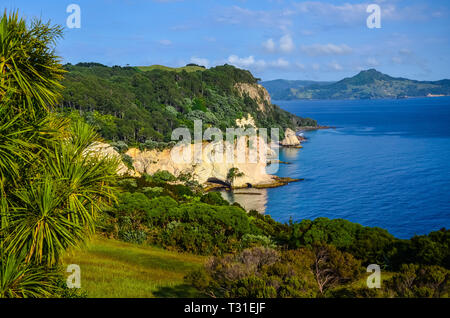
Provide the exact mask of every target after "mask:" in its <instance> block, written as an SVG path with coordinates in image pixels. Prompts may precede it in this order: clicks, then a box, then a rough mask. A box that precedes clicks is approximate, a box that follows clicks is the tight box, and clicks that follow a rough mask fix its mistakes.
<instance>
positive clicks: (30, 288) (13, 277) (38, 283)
mask: <svg viewBox="0 0 450 318" xmlns="http://www.w3.org/2000/svg"><path fill="white" fill-rule="evenodd" d="M57 279H58V276H57V273H55V272H54V271H52V270H48V269H46V268H44V267H39V266H32V265H29V264H25V263H24V260H23V258H22V257H20V256H19V257H16V256H10V257H6V256H5V255H0V298H30V297H33V298H36V297H51V296H52V295H53V294H54V293H55V291H56V289H57V288H56V280H57Z"/></svg>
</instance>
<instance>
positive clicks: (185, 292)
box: [64, 238, 205, 298]
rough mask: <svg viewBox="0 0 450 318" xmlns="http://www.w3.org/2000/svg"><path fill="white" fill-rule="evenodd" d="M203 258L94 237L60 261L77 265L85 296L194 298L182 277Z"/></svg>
mask: <svg viewBox="0 0 450 318" xmlns="http://www.w3.org/2000/svg"><path fill="white" fill-rule="evenodd" d="M204 261H205V258H204V257H200V256H195V255H191V254H181V253H176V252H170V251H166V250H163V249H160V248H156V247H149V246H139V245H134V244H129V243H125V242H120V241H116V240H108V239H103V238H95V239H94V240H93V241H92V242H90V243H89V244H88V246H87V247H86V248H84V249H80V250H73V251H71V252H69V253H67V254H66V256H65V257H64V264H65V265H67V264H78V265H80V268H81V287H82V289H83V290H85V291H86V292H87V293H88V297H120V298H127V297H136V298H138V297H197V296H199V295H197V293H196V292H195V290H194V289H193V288H191V287H189V286H186V285H184V284H183V277H184V276H185V275H186V274H187V273H188V272H189V271H191V270H192V269H195V268H197V267H199V266H201V264H203V262H204Z"/></svg>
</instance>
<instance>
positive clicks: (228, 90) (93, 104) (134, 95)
mask: <svg viewBox="0 0 450 318" xmlns="http://www.w3.org/2000/svg"><path fill="white" fill-rule="evenodd" d="M192 67H193V66H190V68H192ZM65 69H66V70H67V71H68V73H67V74H66V75H65V79H64V81H63V84H64V86H65V87H66V88H65V90H64V92H63V96H64V100H63V102H62V103H61V104H60V108H59V109H60V111H62V112H71V111H72V112H74V111H76V112H77V113H78V114H79V115H81V116H82V117H83V118H85V119H86V120H87V122H88V123H90V124H92V125H93V126H95V127H97V128H98V129H99V132H100V133H101V135H102V136H103V137H104V138H106V139H108V140H113V141H119V140H121V141H125V142H127V143H129V144H135V143H140V144H142V145H145V144H148V145H149V146H150V147H152V142H153V143H154V142H169V141H170V139H171V133H172V130H173V129H174V128H176V127H188V128H189V129H193V121H194V120H196V119H200V120H202V121H203V125H204V128H206V127H210V126H214V127H218V128H220V129H222V131H225V129H226V128H227V127H235V126H236V123H235V121H236V119H238V118H242V117H244V116H245V117H246V116H247V114H251V115H252V116H253V118H254V119H255V122H256V124H257V126H258V127H266V128H270V127H274V128H275V127H278V128H280V132H281V133H284V130H285V129H286V128H287V127H290V128H295V127H296V126H301V125H303V126H304V125H308V126H314V125H316V124H317V123H316V122H315V121H314V120H311V119H304V118H300V117H297V116H295V115H293V114H290V113H288V112H286V111H283V110H281V109H280V108H279V107H278V106H276V105H269V104H267V102H266V104H267V105H265V109H266V110H265V111H264V112H263V111H261V110H260V109H259V105H258V104H257V102H256V101H255V100H254V99H252V98H250V97H248V96H247V95H244V96H241V95H240V94H239V92H238V91H237V89H236V88H235V84H236V83H249V84H254V83H256V82H257V79H256V78H254V77H253V76H252V74H251V73H250V72H248V71H244V70H241V69H238V68H235V67H233V66H230V65H223V66H217V67H213V68H210V69H203V68H200V70H196V71H192V72H187V71H186V70H183V69H182V70H181V71H173V70H170V69H165V68H159V67H153V68H150V69H143V70H144V71H142V68H140V69H137V68H132V67H119V66H114V67H106V66H103V65H101V64H98V63H79V64H77V65H66V66H65ZM153 146H154V145H153Z"/></svg>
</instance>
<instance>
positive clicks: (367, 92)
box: [262, 69, 450, 100]
mask: <svg viewBox="0 0 450 318" xmlns="http://www.w3.org/2000/svg"><path fill="white" fill-rule="evenodd" d="M301 82H303V81H301ZM262 84H263V85H265V87H266V88H267V90H268V91H269V93H271V94H273V96H276V99H280V100H290V99H377V98H405V97H425V96H427V95H428V94H432V95H450V80H441V81H434V82H433V81H416V80H410V79H406V78H401V77H398V78H397V77H391V76H389V75H386V74H383V73H380V72H378V71H377V70H375V69H370V70H367V71H361V72H360V73H359V74H357V75H355V76H353V77H349V78H344V79H342V80H340V81H338V82H335V83H328V84H323V83H307V82H305V83H304V85H303V86H302V85H292V83H290V81H286V82H278V83H277V84H278V85H277V86H274V85H273V83H270V82H269V83H265V82H263V83H262ZM274 98H275V97H274Z"/></svg>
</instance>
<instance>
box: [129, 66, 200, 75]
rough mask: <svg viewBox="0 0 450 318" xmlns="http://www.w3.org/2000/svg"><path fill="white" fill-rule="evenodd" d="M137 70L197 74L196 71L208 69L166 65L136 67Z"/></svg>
mask: <svg viewBox="0 0 450 318" xmlns="http://www.w3.org/2000/svg"><path fill="white" fill-rule="evenodd" d="M136 68H137V69H138V70H140V71H144V72H147V71H153V70H163V71H174V72H182V71H186V72H188V73H189V72H196V71H204V70H206V68H205V67H204V66H200V65H186V66H182V67H169V66H164V65H157V64H155V65H150V66H136Z"/></svg>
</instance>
